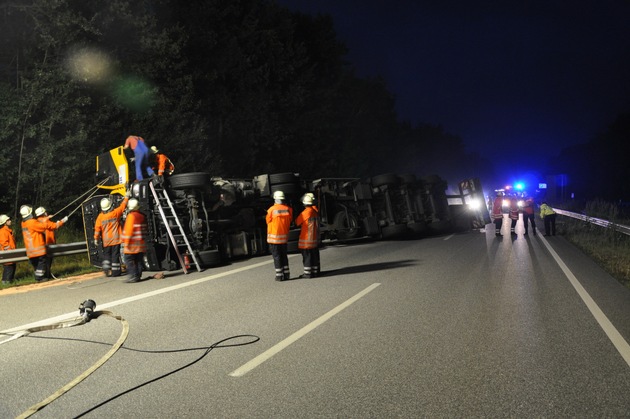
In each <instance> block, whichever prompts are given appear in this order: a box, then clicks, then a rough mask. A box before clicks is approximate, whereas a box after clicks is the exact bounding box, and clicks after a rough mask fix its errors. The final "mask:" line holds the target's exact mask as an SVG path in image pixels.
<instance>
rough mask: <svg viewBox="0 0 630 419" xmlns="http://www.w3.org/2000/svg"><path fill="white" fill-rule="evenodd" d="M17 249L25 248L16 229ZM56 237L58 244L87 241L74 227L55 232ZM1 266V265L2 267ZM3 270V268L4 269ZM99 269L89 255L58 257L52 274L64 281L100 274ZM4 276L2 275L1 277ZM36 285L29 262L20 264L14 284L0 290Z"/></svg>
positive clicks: (54, 262) (81, 231)
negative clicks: (74, 277)
mask: <svg viewBox="0 0 630 419" xmlns="http://www.w3.org/2000/svg"><path fill="white" fill-rule="evenodd" d="M13 231H14V233H13V234H14V235H15V242H16V247H17V248H18V249H19V248H23V247H24V241H23V239H22V234H21V232H19V230H17V229H16V228H14V230H13ZM55 237H56V239H57V243H58V244H62V243H75V242H80V241H84V240H85V235H84V233H83V230H77V229H73V228H72V227H70V226H69V227H68V228H60V229H59V230H57V231H55ZM0 266H1V265H0ZM2 269H3V268H2ZM98 271H99V269H98V268H97V267H95V266H92V265H91V264H90V259H89V257H88V255H87V253H81V254H77V255H69V256H58V257H55V259H54V260H53V263H52V268H51V272H52V274H53V275H54V276H55V277H56V278H57V279H63V278H67V277H70V276H76V275H83V274H87V273H92V272H98ZM1 275H2V274H1V273H0V276H1ZM34 283H35V275H34V269H33V266H32V265H31V264H30V263H29V262H28V261H27V262H18V263H17V268H16V270H15V280H14V282H13V284H9V285H2V286H0V289H4V288H10V287H17V286H21V285H28V284H34Z"/></svg>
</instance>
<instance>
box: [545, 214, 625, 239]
mask: <svg viewBox="0 0 630 419" xmlns="http://www.w3.org/2000/svg"><path fill="white" fill-rule="evenodd" d="M553 210H554V211H555V212H556V214H560V215H564V216H565V217H571V218H576V219H578V220H582V221H586V222H587V223H591V224H595V225H598V226H600V227H605V228H611V229H613V230H615V231H618V232H620V233H623V234H627V235H629V236H630V227H629V226H625V225H623V224H616V223H611V222H610V221H607V220H602V219H601V218H595V217H589V216H587V215H583V214H578V213H575V212H571V211H565V210H561V209H558V208H554V209H553Z"/></svg>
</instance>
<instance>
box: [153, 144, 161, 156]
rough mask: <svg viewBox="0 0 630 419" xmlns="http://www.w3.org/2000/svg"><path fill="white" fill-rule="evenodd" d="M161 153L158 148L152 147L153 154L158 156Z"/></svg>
mask: <svg viewBox="0 0 630 419" xmlns="http://www.w3.org/2000/svg"><path fill="white" fill-rule="evenodd" d="M159 151H160V150H158V148H157V147H156V146H154V145H152V146H151V152H152V153H153V154H157V153H158V152H159Z"/></svg>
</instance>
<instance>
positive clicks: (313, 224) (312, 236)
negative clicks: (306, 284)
mask: <svg viewBox="0 0 630 419" xmlns="http://www.w3.org/2000/svg"><path fill="white" fill-rule="evenodd" d="M302 204H303V205H304V207H305V208H304V211H302V213H301V214H300V215H298V217H297V218H296V219H295V225H297V226H300V227H301V229H300V238H299V241H298V248H299V249H300V250H301V252H302V262H303V264H304V273H303V274H302V275H300V278H315V277H317V275H318V274H319V213H318V211H317V207H316V206H315V202H314V195H313V194H312V193H307V194H306V195H304V196H303V197H302Z"/></svg>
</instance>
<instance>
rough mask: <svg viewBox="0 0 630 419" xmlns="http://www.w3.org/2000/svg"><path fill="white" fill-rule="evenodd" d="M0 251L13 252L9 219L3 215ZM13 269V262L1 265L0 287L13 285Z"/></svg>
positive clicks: (13, 242) (1, 217)
mask: <svg viewBox="0 0 630 419" xmlns="http://www.w3.org/2000/svg"><path fill="white" fill-rule="evenodd" d="M0 250H15V238H14V237H13V230H12V229H11V218H9V216H8V215H5V214H2V215H0ZM15 267H16V264H15V262H8V263H5V264H3V265H2V285H9V284H11V283H13V279H14V278H15Z"/></svg>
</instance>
